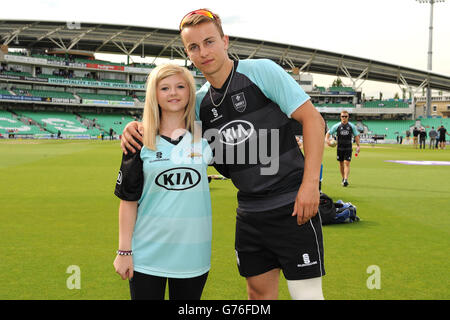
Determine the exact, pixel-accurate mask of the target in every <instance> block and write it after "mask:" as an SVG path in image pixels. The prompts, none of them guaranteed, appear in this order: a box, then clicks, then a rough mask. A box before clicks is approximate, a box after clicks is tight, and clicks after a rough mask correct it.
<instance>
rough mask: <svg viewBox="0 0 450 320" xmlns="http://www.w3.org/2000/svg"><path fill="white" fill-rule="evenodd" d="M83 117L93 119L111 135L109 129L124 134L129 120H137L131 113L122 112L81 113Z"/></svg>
mask: <svg viewBox="0 0 450 320" xmlns="http://www.w3.org/2000/svg"><path fill="white" fill-rule="evenodd" d="M80 116H81V117H82V118H85V119H88V120H90V121H93V120H94V119H95V123H96V124H97V125H99V126H100V128H101V129H102V130H103V131H104V132H105V134H106V135H109V129H111V128H112V129H113V130H114V132H116V134H119V135H120V134H122V132H123V129H124V128H125V126H126V125H127V123H128V122H130V121H133V120H135V119H134V118H133V117H131V116H129V115H122V114H96V113H80Z"/></svg>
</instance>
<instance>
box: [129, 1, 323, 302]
mask: <svg viewBox="0 0 450 320" xmlns="http://www.w3.org/2000/svg"><path fill="white" fill-rule="evenodd" d="M180 32H181V38H182V40H183V43H184V46H185V50H186V53H187V55H188V56H189V58H190V60H191V61H192V63H193V64H194V65H195V66H196V67H197V68H198V69H199V70H200V71H201V72H202V73H203V75H204V76H205V78H206V80H207V81H208V82H207V83H206V84H205V85H204V86H203V87H202V88H201V89H200V90H199V91H198V92H197V107H196V112H197V118H198V119H199V120H201V121H202V128H203V132H204V136H205V138H207V139H209V142H210V145H211V147H212V149H213V151H214V153H215V164H214V166H215V168H216V169H217V170H218V171H219V172H220V173H221V174H222V175H224V176H226V177H229V178H231V180H232V181H233V184H234V185H235V186H236V187H237V188H238V190H239V192H238V195H237V197H238V204H239V206H238V208H237V218H236V243H235V248H236V255H237V263H238V268H239V272H240V274H241V275H242V276H244V277H245V278H246V280H247V292H248V298H249V299H277V297H278V282H279V275H280V270H283V273H284V276H285V278H286V279H287V281H288V288H289V292H290V294H291V297H292V298H293V299H323V298H324V297H323V293H322V278H321V277H322V276H323V275H324V274H325V271H324V261H323V239H322V228H321V221H320V216H319V215H318V214H317V211H318V206H319V196H320V194H319V176H320V166H321V162H322V155H323V139H324V130H325V129H324V128H325V124H324V121H323V119H322V117H321V115H320V113H319V112H317V110H316V109H315V108H314V106H313V105H312V103H311V101H310V98H309V96H308V95H307V94H306V93H305V92H304V91H303V90H302V88H301V87H300V86H299V85H298V84H297V83H296V82H295V80H294V79H293V78H292V77H291V76H289V75H288V74H287V72H285V71H284V70H283V69H282V68H281V67H280V66H278V65H277V64H275V63H274V62H272V61H270V60H265V59H261V60H252V59H249V60H241V61H234V62H233V61H232V60H231V59H230V58H229V57H228V52H227V50H228V46H229V38H228V36H225V35H224V33H223V31H222V26H221V21H220V18H219V16H218V15H216V14H214V13H213V12H211V11H209V10H206V9H200V10H195V11H192V12H190V13H188V14H187V15H186V16H185V17H184V18H183V20H182V22H181V23H180ZM289 118H292V119H295V120H297V121H298V122H300V123H301V124H302V126H303V148H304V153H305V155H304V156H303V154H302V152H301V151H300V149H299V148H298V145H297V142H296V139H295V136H294V134H293V131H292V129H291V125H290V123H289V121H290V120H289ZM140 130H141V129H140V125H139V123H137V122H132V123H130V124H128V125H127V127H126V128H125V130H124V132H123V135H122V144H121V145H122V149H123V150H124V152H125V153H127V151H126V149H128V150H130V151H131V152H133V151H134V147H135V148H138V149H139V144H138V143H137V142H136V141H135V140H134V138H133V137H135V138H136V139H138V140H141V137H140V134H139V131H140ZM254 147H255V148H256V149H258V152H259V153H258V152H256V151H255V150H256V149H254ZM242 150H244V151H243V152H242ZM261 150H265V151H267V150H270V152H269V153H270V157H268V158H264V157H261ZM255 152H256V154H255ZM218 154H221V157H219V156H218ZM266 154H267V153H266ZM236 158H237V161H236ZM262 158H264V159H262Z"/></svg>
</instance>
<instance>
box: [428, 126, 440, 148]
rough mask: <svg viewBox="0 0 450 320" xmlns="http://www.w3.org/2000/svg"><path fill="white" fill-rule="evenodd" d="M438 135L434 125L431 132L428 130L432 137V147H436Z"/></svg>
mask: <svg viewBox="0 0 450 320" xmlns="http://www.w3.org/2000/svg"><path fill="white" fill-rule="evenodd" d="M437 135H438V133H437V131H436V130H435V129H434V127H431V130H430V132H428V136H429V137H430V149H434V147H435V145H436V138H437Z"/></svg>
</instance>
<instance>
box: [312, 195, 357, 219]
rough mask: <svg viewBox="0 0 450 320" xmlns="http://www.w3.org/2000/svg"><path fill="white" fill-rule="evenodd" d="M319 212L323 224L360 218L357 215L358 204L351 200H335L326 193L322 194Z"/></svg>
mask: <svg viewBox="0 0 450 320" xmlns="http://www.w3.org/2000/svg"><path fill="white" fill-rule="evenodd" d="M319 214H320V218H321V219H322V225H325V224H338V223H352V222H358V221H359V220H360V219H359V217H358V216H357V215H356V206H354V205H353V204H352V203H351V202H343V201H342V200H338V201H337V202H333V199H331V198H330V197H329V196H327V195H326V194H325V193H321V194H320V202H319Z"/></svg>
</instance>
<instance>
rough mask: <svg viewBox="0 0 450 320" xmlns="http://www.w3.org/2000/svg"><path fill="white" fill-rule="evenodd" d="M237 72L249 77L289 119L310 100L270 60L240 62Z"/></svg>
mask: <svg viewBox="0 0 450 320" xmlns="http://www.w3.org/2000/svg"><path fill="white" fill-rule="evenodd" d="M237 70H238V72H242V73H244V74H245V75H246V76H247V77H249V78H250V80H252V81H253V82H254V83H255V84H256V85H257V86H258V87H259V88H260V89H261V91H262V92H263V93H264V94H265V95H266V97H268V98H269V99H270V100H272V101H274V102H275V103H276V104H278V105H279V106H280V108H281V111H283V112H284V113H285V114H286V115H287V116H288V117H289V118H291V115H292V113H293V112H294V111H295V110H297V108H298V107H300V106H301V105H303V104H304V103H305V102H306V101H308V100H309V99H310V97H309V95H308V94H306V92H305V91H304V90H303V89H302V87H301V86H300V85H299V84H298V83H297V82H296V81H295V80H294V78H292V76H291V75H289V74H288V73H287V72H286V71H285V70H283V68H281V67H280V66H279V65H278V64H276V63H275V62H273V61H272V60H269V59H255V60H242V61H240V62H239V65H238V69H237Z"/></svg>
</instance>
